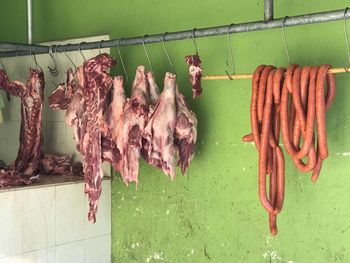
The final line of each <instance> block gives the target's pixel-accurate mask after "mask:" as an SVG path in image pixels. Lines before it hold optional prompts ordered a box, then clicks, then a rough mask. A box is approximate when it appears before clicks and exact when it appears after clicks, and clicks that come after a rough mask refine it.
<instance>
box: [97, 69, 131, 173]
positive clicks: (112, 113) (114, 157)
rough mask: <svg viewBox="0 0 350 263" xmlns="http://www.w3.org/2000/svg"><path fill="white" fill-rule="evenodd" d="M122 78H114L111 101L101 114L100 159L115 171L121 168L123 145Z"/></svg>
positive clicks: (123, 94) (123, 101) (123, 96)
mask: <svg viewBox="0 0 350 263" xmlns="http://www.w3.org/2000/svg"><path fill="white" fill-rule="evenodd" d="M123 82H124V80H123V77H121V76H117V77H115V78H114V81H113V86H114V91H113V100H112V103H111V104H110V105H109V106H108V108H107V110H106V112H105V113H104V114H103V118H102V123H101V132H102V158H103V160H105V161H108V162H109V163H111V164H112V166H113V168H114V169H115V170H116V171H120V170H121V168H122V164H123V163H122V161H123V158H122V156H123V154H124V144H123V137H122V135H123V134H122V133H123V123H124V122H123V109H124V105H125V102H126V96H125V91H124V86H123Z"/></svg>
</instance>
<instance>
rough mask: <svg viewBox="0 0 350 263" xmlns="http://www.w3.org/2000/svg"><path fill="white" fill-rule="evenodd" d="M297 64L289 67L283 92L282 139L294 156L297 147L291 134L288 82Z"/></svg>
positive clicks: (287, 149)
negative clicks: (292, 141)
mask: <svg viewBox="0 0 350 263" xmlns="http://www.w3.org/2000/svg"><path fill="white" fill-rule="evenodd" d="M295 67H296V66H295V65H291V66H289V67H288V70H287V73H286V78H285V81H284V83H283V87H282V94H281V108H280V110H281V134H282V140H283V144H284V147H285V149H286V151H287V152H288V153H289V154H290V155H291V156H294V154H295V149H294V147H293V145H292V143H291V134H290V127H289V126H290V116H288V102H289V91H288V88H287V83H288V82H289V81H290V79H291V77H292V74H293V70H294V69H295ZM292 108H293V104H292V103H291V109H292Z"/></svg>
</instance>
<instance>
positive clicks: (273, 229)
mask: <svg viewBox="0 0 350 263" xmlns="http://www.w3.org/2000/svg"><path fill="white" fill-rule="evenodd" d="M269 225H270V233H271V235H273V236H275V235H277V233H278V229H277V215H275V214H273V213H269Z"/></svg>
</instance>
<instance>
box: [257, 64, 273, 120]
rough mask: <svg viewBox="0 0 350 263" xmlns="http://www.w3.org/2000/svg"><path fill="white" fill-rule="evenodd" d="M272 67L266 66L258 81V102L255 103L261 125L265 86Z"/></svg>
mask: <svg viewBox="0 0 350 263" xmlns="http://www.w3.org/2000/svg"><path fill="white" fill-rule="evenodd" d="M274 68H275V67H274V66H270V65H269V66H266V67H265V68H264V70H263V72H262V73H261V76H260V80H259V90H258V102H257V109H258V122H259V123H261V122H262V119H263V112H264V102H265V93H266V86H267V78H268V76H269V73H270V71H271V70H273V69H274Z"/></svg>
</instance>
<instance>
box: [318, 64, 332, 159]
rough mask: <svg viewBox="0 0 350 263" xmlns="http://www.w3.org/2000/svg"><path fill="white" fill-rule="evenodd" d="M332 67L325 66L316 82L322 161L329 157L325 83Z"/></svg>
mask: <svg viewBox="0 0 350 263" xmlns="http://www.w3.org/2000/svg"><path fill="white" fill-rule="evenodd" d="M329 68H330V65H323V66H321V67H320V70H319V71H318V73H317V80H316V123H317V143H318V146H319V155H320V158H321V159H323V160H324V159H326V158H327V157H328V146H327V130H326V103H325V95H324V82H325V80H326V76H327V71H328V69H329Z"/></svg>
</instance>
